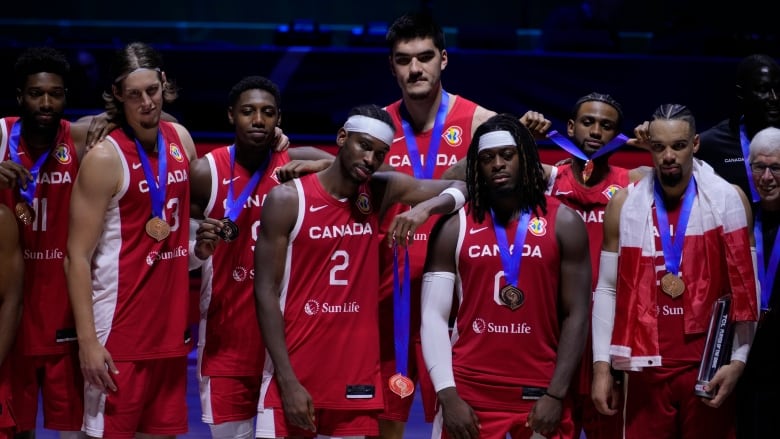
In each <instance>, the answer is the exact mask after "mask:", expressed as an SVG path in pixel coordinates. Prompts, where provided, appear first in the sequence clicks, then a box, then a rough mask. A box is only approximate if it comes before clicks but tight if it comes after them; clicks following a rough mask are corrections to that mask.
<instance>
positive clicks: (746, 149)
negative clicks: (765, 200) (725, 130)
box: [739, 123, 761, 203]
mask: <svg viewBox="0 0 780 439" xmlns="http://www.w3.org/2000/svg"><path fill="white" fill-rule="evenodd" d="M739 144H740V146H741V147H742V157H743V162H744V163H745V171H746V172H747V180H748V187H750V199H751V200H753V202H754V203H758V202H759V201H760V200H761V197H759V195H758V191H757V190H756V184H755V182H753V171H752V170H751V169H750V161H749V160H748V158H749V157H750V139H748V136H747V132H746V131H745V124H744V123H741V124H739Z"/></svg>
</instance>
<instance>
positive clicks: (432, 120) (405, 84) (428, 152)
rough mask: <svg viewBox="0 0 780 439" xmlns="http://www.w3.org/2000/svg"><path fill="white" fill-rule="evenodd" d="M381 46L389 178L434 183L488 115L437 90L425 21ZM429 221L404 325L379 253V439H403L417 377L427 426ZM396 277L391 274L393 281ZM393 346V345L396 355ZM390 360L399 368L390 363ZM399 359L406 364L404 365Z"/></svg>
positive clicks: (436, 38) (440, 55) (422, 231)
mask: <svg viewBox="0 0 780 439" xmlns="http://www.w3.org/2000/svg"><path fill="white" fill-rule="evenodd" d="M386 39H387V46H388V49H389V51H390V56H389V61H390V68H391V71H392V73H393V76H395V78H396V81H397V82H398V86H399V88H400V89H401V94H402V98H401V99H400V100H398V101H396V102H393V103H392V104H390V105H388V106H387V111H388V113H390V115H391V116H392V118H393V123H394V125H395V127H396V131H397V133H398V135H397V136H396V137H395V138H394V139H393V147H392V148H391V151H390V153H389V154H388V156H387V163H388V164H389V165H390V166H392V167H393V168H394V169H396V170H397V171H399V172H403V173H406V174H408V175H413V176H415V177H416V178H418V179H421V178H426V179H431V178H441V176H442V173H444V171H445V170H446V169H447V168H449V167H450V166H451V165H453V164H454V163H456V162H457V161H458V160H460V159H462V158H464V157H465V156H466V150H467V149H468V145H469V142H470V141H471V136H472V134H473V133H474V130H475V129H476V128H477V126H479V125H480V124H481V123H482V122H484V121H485V120H487V119H488V118H489V117H491V116H493V115H494V114H495V113H494V112H493V111H490V110H488V109H486V108H484V107H481V106H479V105H477V104H476V103H474V102H472V101H469V100H468V99H465V98H463V97H462V96H458V95H455V94H452V93H449V92H447V91H445V90H444V89H443V87H442V82H441V74H442V71H443V70H445V69H446V67H447V62H448V54H447V50H446V49H445V41H444V32H443V31H442V29H441V27H440V26H439V25H438V24H436V23H435V22H434V21H433V20H432V18H431V17H430V16H428V15H426V14H407V15H402V16H401V17H399V18H397V19H396V20H395V21H394V22H393V24H392V25H391V26H390V28H389V30H388V33H387V37H386ZM521 122H523V123H524V124H525V125H527V126H528V127H529V128H530V129H531V130H532V131H533V132H535V133H544V132H545V131H547V129H548V128H549V127H550V121H548V120H547V119H545V118H544V116H543V115H541V114H540V113H536V112H532V111H529V112H528V113H526V114H525V115H523V117H522V118H521ZM396 209H398V211H401V210H403V209H406V208H405V207H403V206H398V207H396ZM389 218H392V215H388V216H386V219H389ZM434 222H435V221H429V223H428V225H423V226H422V227H421V228H419V229H418V231H417V233H416V235H415V237H414V238H415V240H417V241H419V242H418V243H417V244H415V245H411V246H409V253H410V272H411V273H410V284H411V291H412V294H411V309H410V310H409V312H406V311H404V312H402V313H401V314H400V315H401V316H406V315H407V314H409V313H410V314H411V315H410V317H409V323H407V322H406V320H407V319H406V318H405V317H402V318H400V319H399V321H398V322H395V321H394V320H395V319H394V317H393V316H394V310H395V309H397V308H398V307H400V306H404V305H403V304H402V303H401V302H402V301H400V300H396V302H397V303H394V298H396V299H397V297H398V295H397V294H394V293H393V292H394V272H393V266H394V260H393V259H394V252H393V251H385V252H383V254H382V267H383V274H382V280H381V284H380V309H381V312H380V324H381V329H380V337H381V355H382V374H383V386H384V387H385V412H384V413H383V414H382V416H381V430H382V436H383V437H384V438H385V439H391V438H392V439H401V438H402V437H403V432H404V425H405V422H406V421H407V420H408V418H409V412H410V409H411V406H412V400H413V398H414V397H413V388H412V390H410V387H412V386H413V384H414V382H416V381H418V373H419V375H420V376H419V384H420V387H421V391H422V396H423V404H424V406H425V412H426V414H425V416H426V420H428V421H431V420H432V419H433V414H434V409H433V405H434V404H435V394H434V392H433V389H432V388H431V386H430V380H429V379H428V378H427V373H425V370H424V369H425V368H424V364H423V361H422V355H421V353H420V347H419V327H420V315H419V300H420V296H419V294H420V293H419V292H420V285H421V279H422V268H423V264H424V261H425V251H426V245H427V239H428V233H429V232H430V229H431V227H432V226H433V224H434ZM386 229H387V223H385V224H382V225H381V231H382V233H383V234H384V233H386ZM400 262H403V259H400ZM401 266H402V267H403V264H401ZM400 271H401V272H402V271H403V269H401V270H400ZM403 276H404V275H403V274H402V273H398V278H399V279H402V278H403ZM395 289H396V290H398V288H395ZM407 306H408V305H406V306H404V308H406V307H407ZM407 309H408V308H407ZM399 325H403V326H409V329H410V330H409V331H406V332H409V334H410V335H409V337H405V336H401V337H395V336H394V334H395V332H396V331H401V332H403V331H402V330H401V328H399V327H398V326H399ZM396 346H399V347H398V349H396ZM405 346H408V348H406V347H405ZM405 352H408V353H405ZM397 356H398V357H399V359H400V361H399V362H396V357H397ZM406 357H408V361H407V362H404V361H403V358H406ZM404 363H405V364H404ZM410 392H411V393H410Z"/></svg>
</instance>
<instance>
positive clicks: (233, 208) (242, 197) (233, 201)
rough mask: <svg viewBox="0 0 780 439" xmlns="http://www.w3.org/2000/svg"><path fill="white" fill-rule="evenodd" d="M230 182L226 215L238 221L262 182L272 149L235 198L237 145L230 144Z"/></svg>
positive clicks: (231, 219) (226, 201)
mask: <svg viewBox="0 0 780 439" xmlns="http://www.w3.org/2000/svg"><path fill="white" fill-rule="evenodd" d="M228 148H229V150H230V184H229V185H228V193H227V200H225V216H226V217H228V218H230V221H233V222H236V219H237V218H238V215H239V214H240V213H241V210H242V209H241V206H243V205H244V203H245V202H246V200H247V198H249V195H250V194H252V193H253V192H254V191H255V189H257V183H258V182H260V178H261V177H262V176H263V174H264V173H265V169H266V168H267V167H268V163H269V162H270V161H271V154H273V153H272V152H271V151H268V155H267V156H266V157H265V160H263V163H262V164H260V167H259V168H257V170H256V171H255V172H254V173H253V174H252V177H251V178H250V179H249V181H248V182H247V184H246V186H244V189H243V190H242V191H241V193H240V194H238V197H236V198H233V170H234V169H235V166H236V145H235V144H233V145H230V146H229V147H228Z"/></svg>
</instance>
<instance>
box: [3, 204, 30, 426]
mask: <svg viewBox="0 0 780 439" xmlns="http://www.w3.org/2000/svg"><path fill="white" fill-rule="evenodd" d="M0 267H2V268H0V439H11V438H12V437H13V436H14V431H16V421H15V419H14V417H13V416H12V414H11V413H12V408H11V404H12V398H11V383H12V382H13V380H14V379H16V375H15V374H14V371H13V370H12V368H11V361H12V359H11V358H9V355H8V354H9V352H10V350H11V345H12V344H13V342H14V338H15V336H16V328H17V327H18V325H19V320H20V318H21V314H22V279H23V277H24V259H23V258H22V249H21V246H20V245H19V230H18V228H17V226H16V218H15V217H14V214H13V213H12V212H11V209H9V208H8V207H7V206H5V205H2V204H0Z"/></svg>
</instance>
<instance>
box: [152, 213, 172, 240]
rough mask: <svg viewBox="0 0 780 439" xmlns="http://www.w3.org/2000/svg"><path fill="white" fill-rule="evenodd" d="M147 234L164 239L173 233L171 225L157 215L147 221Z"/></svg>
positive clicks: (157, 238)
mask: <svg viewBox="0 0 780 439" xmlns="http://www.w3.org/2000/svg"><path fill="white" fill-rule="evenodd" d="M146 234H147V235H149V236H151V237H152V238H154V239H156V240H157V241H162V240H163V239H165V238H167V237H168V235H170V234H171V226H169V225H168V223H166V222H165V221H163V219H162V218H159V217H156V216H155V217H153V218H151V219H150V220H149V221H147V222H146Z"/></svg>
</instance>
